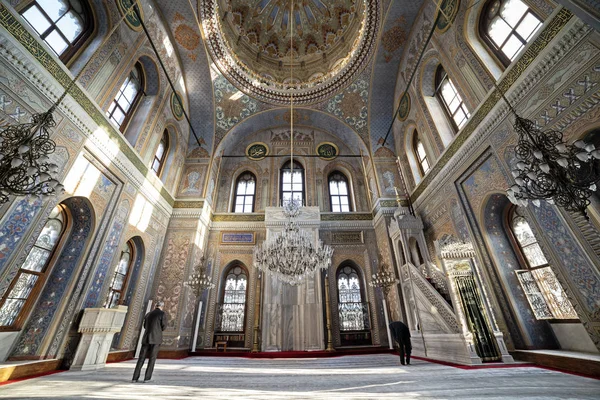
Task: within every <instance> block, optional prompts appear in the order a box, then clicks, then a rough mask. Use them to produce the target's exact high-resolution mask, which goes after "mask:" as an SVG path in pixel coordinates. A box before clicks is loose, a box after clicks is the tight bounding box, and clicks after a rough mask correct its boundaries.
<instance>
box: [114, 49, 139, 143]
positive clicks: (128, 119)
mask: <svg viewBox="0 0 600 400" xmlns="http://www.w3.org/2000/svg"><path fill="white" fill-rule="evenodd" d="M134 69H137V71H138V75H139V80H140V89H139V90H138V91H137V93H136V94H135V97H134V98H133V100H132V101H131V105H130V107H129V109H128V110H127V111H125V110H123V108H122V107H121V105H120V104H119V102H118V101H117V99H119V98H120V97H121V96H122V95H123V90H124V86H125V84H126V83H128V82H130V79H129V78H130V76H131V73H132V71H133V70H134ZM125 87H126V86H125ZM145 94H146V73H145V71H144V66H143V65H142V63H141V62H140V61H139V60H138V61H136V63H135V64H134V66H133V68H132V69H130V70H129V73H128V74H127V76H126V77H125V79H124V80H123V83H121V86H120V87H119V90H117V93H116V94H115V96H114V98H113V100H112V101H111V103H110V105H109V106H108V110H107V112H106V117H107V118H108V120H109V121H110V122H111V123H113V124H115V125H117V126H118V128H119V131H120V132H121V133H124V132H125V130H127V126H128V125H129V122H131V119H132V118H133V115H134V114H135V111H136V109H137V107H138V105H139V104H140V102H141V99H142V97H143V96H144V95H145ZM113 104H114V105H115V107H114V108H113V109H112V111H109V110H110V108H111V107H112V105H113ZM117 108H118V109H119V110H121V112H122V113H123V114H124V115H125V117H124V118H123V121H122V122H121V124H120V125H118V124H117V122H116V121H115V120H114V119H113V118H112V117H113V115H114V112H115V110H116V109H117Z"/></svg>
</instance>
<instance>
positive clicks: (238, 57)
mask: <svg viewBox="0 0 600 400" xmlns="http://www.w3.org/2000/svg"><path fill="white" fill-rule="evenodd" d="M292 6H293V14H292ZM378 7H379V1H378V0H376V1H372V0H371V1H369V0H294V1H293V5H292V0H202V1H201V13H202V21H203V22H202V25H203V29H204V33H205V35H206V39H207V45H208V46H207V47H208V49H209V52H210V54H211V56H212V57H213V60H214V61H215V64H217V66H218V67H219V69H220V70H221V72H222V73H223V74H224V75H225V76H226V77H227V78H228V79H229V80H230V81H232V83H233V84H234V85H236V86H237V87H238V88H239V89H241V90H242V91H244V92H246V93H248V94H249V95H251V96H253V97H256V98H258V99H260V100H263V101H266V102H269V103H273V104H289V101H290V94H291V93H292V92H293V96H294V102H295V103H297V104H302V105H307V104H311V103H315V102H318V101H322V100H324V99H326V98H328V97H330V96H332V95H334V94H335V93H336V92H338V91H339V90H340V89H342V88H343V87H344V86H346V84H349V83H350V82H351V80H352V78H353V77H354V76H355V75H356V74H357V73H358V72H360V70H361V68H362V67H363V66H364V65H365V64H366V61H367V60H368V59H369V57H370V55H371V53H372V52H373V50H374V47H375V46H374V43H375V36H376V30H377V26H376V25H377V15H378V12H377V11H378ZM291 27H293V29H292V31H291V32H290V28H291Z"/></svg>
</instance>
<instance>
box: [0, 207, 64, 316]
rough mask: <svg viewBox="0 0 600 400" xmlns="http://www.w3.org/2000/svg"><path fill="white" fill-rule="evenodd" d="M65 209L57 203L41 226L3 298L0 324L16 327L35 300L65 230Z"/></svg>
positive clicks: (0, 303) (0, 306)
mask: <svg viewBox="0 0 600 400" xmlns="http://www.w3.org/2000/svg"><path fill="white" fill-rule="evenodd" d="M65 222H66V218H65V212H64V209H63V207H62V206H61V205H58V206H56V207H55V208H54V209H53V210H52V212H51V213H50V215H49V216H48V221H47V222H46V224H45V225H44V227H43V228H42V231H41V232H40V234H39V236H38V238H37V240H36V241H35V244H34V245H33V247H32V248H31V250H30V251H29V254H28V255H27V257H26V258H25V261H24V262H23V264H22V265H21V267H20V268H19V271H18V272H17V275H16V276H15V278H14V279H13V280H12V283H11V284H10V286H9V288H8V290H7V294H6V295H5V296H4V298H2V300H1V301H0V327H16V326H17V325H18V324H19V323H20V319H22V318H23V317H24V315H22V314H24V313H23V311H24V310H25V309H26V308H27V306H28V305H29V304H30V303H31V302H33V301H34V300H35V295H33V296H32V293H33V294H35V293H36V292H37V290H38V289H39V287H40V285H41V284H42V282H43V280H44V277H45V274H46V272H47V271H48V266H49V264H50V260H51V259H52V255H53V253H54V251H55V250H56V247H57V246H58V243H59V241H60V238H61V237H62V235H63V233H64V229H65V225H66V224H65Z"/></svg>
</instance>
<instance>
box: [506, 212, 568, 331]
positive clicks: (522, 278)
mask: <svg viewBox="0 0 600 400" xmlns="http://www.w3.org/2000/svg"><path fill="white" fill-rule="evenodd" d="M511 231H512V234H513V236H514V238H515V240H516V242H517V245H518V250H519V251H520V253H521V255H522V257H523V258H524V259H525V262H526V263H527V269H525V270H518V271H516V273H517V277H518V278H519V282H520V283H521V287H522V288H523V291H524V292H525V295H526V296H527V300H528V301H529V304H530V306H531V309H532V310H533V313H534V315H535V317H536V318H537V319H578V317H577V313H576V312H575V309H574V308H573V306H572V305H571V302H570V301H569V299H568V298H567V295H566V293H565V292H564V290H563V288H562V286H561V285H560V282H559V281H558V279H557V278H556V275H555V274H554V271H552V268H551V267H550V266H549V265H548V259H547V258H546V256H545V255H544V252H543V251H542V248H541V247H540V245H539V243H538V241H537V239H536V237H535V235H534V233H533V230H532V229H531V226H530V225H529V222H527V219H525V217H524V216H522V215H520V214H519V212H518V209H513V211H512V220H511Z"/></svg>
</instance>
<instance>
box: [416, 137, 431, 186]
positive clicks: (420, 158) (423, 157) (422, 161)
mask: <svg viewBox="0 0 600 400" xmlns="http://www.w3.org/2000/svg"><path fill="white" fill-rule="evenodd" d="M413 152H414V154H415V158H416V159H417V162H418V165H419V171H420V172H421V176H423V175H425V174H426V173H427V171H429V160H427V153H426V152H425V146H423V142H421V139H419V134H418V133H417V131H416V130H415V133H414V135H413Z"/></svg>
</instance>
